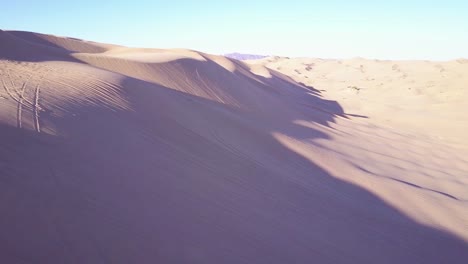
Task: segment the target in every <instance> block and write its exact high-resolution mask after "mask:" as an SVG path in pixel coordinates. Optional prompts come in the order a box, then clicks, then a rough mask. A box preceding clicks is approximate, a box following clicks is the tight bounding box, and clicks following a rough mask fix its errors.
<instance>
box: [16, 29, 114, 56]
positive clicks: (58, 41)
mask: <svg viewBox="0 0 468 264" xmlns="http://www.w3.org/2000/svg"><path fill="white" fill-rule="evenodd" d="M8 32H9V33H10V34H11V35H13V36H15V37H18V38H20V39H24V40H26V41H29V42H31V43H36V44H40V45H43V46H49V47H53V48H59V49H63V50H66V51H69V52H85V53H100V52H105V51H106V50H107V49H106V48H105V47H104V45H99V44H98V43H91V42H86V41H84V40H80V39H75V38H64V37H56V36H52V35H45V34H39V33H33V32H25V31H8Z"/></svg>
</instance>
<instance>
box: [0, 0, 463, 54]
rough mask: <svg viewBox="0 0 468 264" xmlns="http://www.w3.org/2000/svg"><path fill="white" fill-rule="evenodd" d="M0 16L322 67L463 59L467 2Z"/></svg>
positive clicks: (128, 6) (75, 32)
mask: <svg viewBox="0 0 468 264" xmlns="http://www.w3.org/2000/svg"><path fill="white" fill-rule="evenodd" d="M4 9H5V10H6V11H7V12H5V13H4V15H3V16H2V17H0V25H1V28H2V29H4V30H23V31H32V32H40V33H45V34H54V35H61V36H68V37H76V38H81V39H85V40H91V41H96V42H104V43H112V44H120V45H124V46H130V47H145V48H187V49H194V50H199V51H203V52H208V53H214V54H226V53H232V52H239V53H244V54H259V55H277V56H289V57H316V58H331V59H333V58H355V57H363V58H368V59H384V60H385V59H393V60H452V59H459V58H468V50H467V49H466V47H467V46H468V36H467V35H466V34H465V30H466V28H467V26H468V16H466V15H465V14H466V13H467V11H468V3H464V2H463V1H444V2H435V1H433V2H427V1H412V2H411V3H406V2H405V1H400V0H398V1H394V2H392V3H385V2H381V1H359V2H358V1H328V2H327V3H320V2H319V1H288V2H287V3H269V2H267V1H256V2H255V3H253V2H252V1H236V3H222V4H221V3H217V2H216V1H202V2H200V1H197V2H193V1H172V2H170V3H166V2H162V1H154V2H153V1H139V2H138V3H136V2H131V3H106V2H99V3H94V2H91V1H88V0H87V1H81V2H79V3H78V2H77V3H61V2H55V1H47V0H45V1H41V2H34V1H21V2H20V3H12V2H7V3H4ZM44 14H47V15H46V16H44Z"/></svg>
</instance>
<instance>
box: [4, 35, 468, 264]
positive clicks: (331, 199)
mask: <svg viewBox="0 0 468 264" xmlns="http://www.w3.org/2000/svg"><path fill="white" fill-rule="evenodd" d="M467 78H468V63H467V62H466V61H464V60H459V61H451V62H443V63H442V62H441V63H438V62H422V61H419V62H391V61H370V60H362V59H355V60H343V61H336V60H318V59H317V60H314V59H286V58H266V59H262V60H260V61H255V62H252V63H247V62H240V61H237V60H234V59H228V58H225V57H221V56H214V55H209V54H204V53H201V52H196V51H190V50H159V49H133V48H126V47H121V46H117V45H107V44H100V43H94V42H88V41H83V40H77V39H72V38H63V37H55V36H50V35H42V34H36V33H29V32H16V31H0V81H1V82H0V85H1V86H2V87H0V88H1V91H0V135H1V137H0V212H1V216H0V228H1V229H0V260H1V261H0V262H1V263H233V264H240V263H265V264H266V263H268V264H273V263H282V264H284V263H389V264H390V263H391V264H394V263H467V261H468V137H467V136H466V131H467V123H468V119H467V111H466V109H465V108H466V104H467V93H466V91H467V87H466V86H467V83H468V82H467V81H468V80H467Z"/></svg>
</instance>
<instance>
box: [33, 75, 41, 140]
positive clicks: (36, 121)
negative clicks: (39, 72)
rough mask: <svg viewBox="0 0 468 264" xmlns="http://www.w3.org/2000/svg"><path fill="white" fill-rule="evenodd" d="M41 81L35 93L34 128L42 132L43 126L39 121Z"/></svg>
mask: <svg viewBox="0 0 468 264" xmlns="http://www.w3.org/2000/svg"><path fill="white" fill-rule="evenodd" d="M40 87H41V86H40V83H38V84H37V85H36V91H35V93H34V106H33V111H34V128H35V129H36V131H37V132H41V127H40V123H39V110H40V107H39V89H40Z"/></svg>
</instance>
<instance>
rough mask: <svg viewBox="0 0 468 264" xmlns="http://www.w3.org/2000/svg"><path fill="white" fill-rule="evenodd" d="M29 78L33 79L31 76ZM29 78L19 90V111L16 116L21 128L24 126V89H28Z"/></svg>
mask: <svg viewBox="0 0 468 264" xmlns="http://www.w3.org/2000/svg"><path fill="white" fill-rule="evenodd" d="M29 79H31V77H30V78H29ZM29 79H28V80H26V81H25V82H24V83H23V85H22V86H21V90H20V91H19V100H18V111H17V116H16V123H17V126H18V127H19V128H21V127H22V121H23V117H22V115H23V98H24V91H25V90H26V86H27V85H28V81H29Z"/></svg>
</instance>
